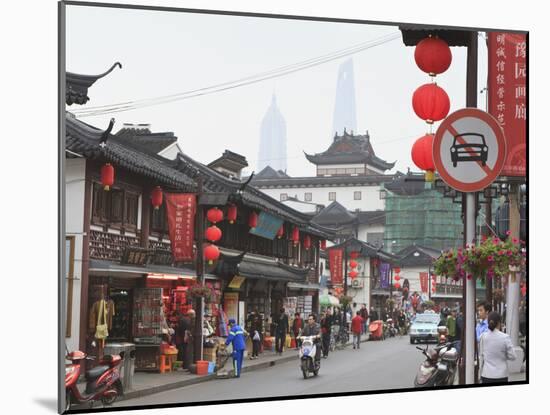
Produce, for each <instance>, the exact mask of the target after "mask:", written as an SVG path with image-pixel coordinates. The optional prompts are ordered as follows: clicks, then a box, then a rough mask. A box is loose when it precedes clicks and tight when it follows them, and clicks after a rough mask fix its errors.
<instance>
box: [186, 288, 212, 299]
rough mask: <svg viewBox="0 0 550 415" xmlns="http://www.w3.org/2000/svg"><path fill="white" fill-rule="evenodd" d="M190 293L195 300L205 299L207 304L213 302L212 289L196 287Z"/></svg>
mask: <svg viewBox="0 0 550 415" xmlns="http://www.w3.org/2000/svg"><path fill="white" fill-rule="evenodd" d="M189 293H190V294H191V296H192V297H194V298H200V297H202V298H204V300H205V301H206V302H210V301H211V300H212V297H213V295H214V293H213V291H212V289H211V288H210V287H207V286H205V285H200V284H197V285H194V286H192V287H191V288H190V289H189Z"/></svg>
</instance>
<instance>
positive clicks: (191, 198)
mask: <svg viewBox="0 0 550 415" xmlns="http://www.w3.org/2000/svg"><path fill="white" fill-rule="evenodd" d="M196 210H197V200H196V195H195V194H193V193H167V194H166V215H167V217H168V232H169V234H170V243H171V245H172V255H173V256H174V261H175V262H178V261H181V262H192V261H193V258H194V256H193V239H194V230H195V213H196Z"/></svg>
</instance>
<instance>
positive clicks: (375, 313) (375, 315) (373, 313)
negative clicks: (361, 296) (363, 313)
mask: <svg viewBox="0 0 550 415" xmlns="http://www.w3.org/2000/svg"><path fill="white" fill-rule="evenodd" d="M369 315H370V322H371V323H372V322H373V321H378V320H380V317H379V316H378V311H376V310H375V309H374V307H371V308H370V313H369Z"/></svg>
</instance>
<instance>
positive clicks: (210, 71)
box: [67, 5, 486, 176]
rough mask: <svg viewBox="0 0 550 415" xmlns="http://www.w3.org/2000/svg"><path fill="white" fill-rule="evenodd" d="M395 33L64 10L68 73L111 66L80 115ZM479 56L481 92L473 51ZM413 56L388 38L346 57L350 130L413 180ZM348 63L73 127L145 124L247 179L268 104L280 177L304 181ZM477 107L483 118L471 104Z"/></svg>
mask: <svg viewBox="0 0 550 415" xmlns="http://www.w3.org/2000/svg"><path fill="white" fill-rule="evenodd" d="M397 32H398V29H397V27H396V26H382V25H362V24H349V23H332V22H310V21H296V20H282V19H267V18H256V17H235V16H220V15H202V14H190V13H177V12H164V11H162V12H161V11H141V10H127V9H112V8H98V7H84V6H71V5H69V6H67V70H68V71H70V72H77V73H83V74H98V73H101V72H103V71H105V70H106V69H107V68H109V67H110V66H111V65H112V63H114V62H115V61H120V62H121V63H122V65H123V68H122V69H121V70H120V69H116V70H115V71H114V72H112V73H111V74H110V75H109V76H107V77H106V78H103V79H101V80H99V81H98V82H97V83H96V84H95V85H94V86H93V87H92V88H91V90H90V91H89V96H90V101H89V102H88V104H87V105H86V106H85V107H91V106H99V105H107V104H114V103H118V102H125V101H131V100H136V99H143V98H154V97H159V96H165V95H170V94H174V93H179V92H183V91H188V90H194V89H197V88H202V87H208V86H211V85H215V84H218V83H223V82H227V81H233V80H237V79H240V78H243V77H246V76H249V75H255V74H257V73H260V72H264V71H268V70H272V69H275V68H278V67H281V66H284V65H288V64H293V63H297V62H300V61H304V60H306V59H310V58H315V57H318V56H321V55H324V54H327V53H330V52H334V51H338V50H342V49H346V48H348V47H350V46H354V45H357V44H359V43H363V42H367V41H370V40H375V39H377V38H380V37H381V36H383V35H387V34H391V33H397ZM479 50H480V68H479V72H480V76H479V78H480V82H479V89H480V90H481V89H482V88H483V87H484V84H485V81H484V79H486V58H485V56H486V47H485V45H484V42H483V41H482V39H480V47H479ZM452 53H453V62H452V64H451V67H450V68H449V70H448V71H447V72H445V73H444V74H442V75H440V76H438V77H437V78H436V80H437V82H438V84H439V85H440V86H441V87H443V88H444V89H445V90H446V91H447V93H448V94H449V96H450V99H451V112H453V111H455V110H457V109H460V108H462V107H464V106H465V90H466V85H465V82H466V77H465V69H466V48H463V47H458V48H457V47H455V48H452ZM413 54H414V48H411V47H405V46H404V44H403V42H402V39H401V37H399V38H398V39H397V40H393V41H391V42H388V43H385V44H383V45H380V46H376V47H374V48H371V49H368V50H365V51H362V52H359V53H356V54H354V55H353V61H354V71H355V87H356V88H355V89H356V91H355V94H356V96H355V98H356V113H357V126H358V130H359V132H360V133H361V134H364V133H365V131H366V130H368V131H369V134H370V136H371V140H372V143H373V146H374V150H375V152H376V153H377V155H378V156H379V157H381V158H382V159H385V160H387V161H391V162H393V161H397V164H396V168H395V169H394V170H393V171H395V170H396V169H399V170H401V171H406V169H407V167H411V168H413V169H414V170H417V169H416V168H415V167H414V165H413V163H412V160H411V157H410V148H411V146H412V144H413V142H414V140H415V139H416V138H418V137H420V136H421V135H423V134H424V133H426V132H427V131H428V127H427V125H426V124H425V123H424V122H423V121H422V120H420V119H419V118H418V117H417V116H416V115H415V114H414V112H413V109H412V105H411V99H412V93H413V92H414V90H415V89H416V88H417V87H419V86H420V85H422V84H424V83H427V82H429V77H428V75H427V74H425V73H423V72H422V71H420V69H418V67H417V66H416V64H415V62H414V56H413ZM348 58H349V57H342V58H339V59H336V60H334V61H331V62H328V63H324V64H322V65H319V66H315V67H313V68H309V69H305V70H303V71H300V72H295V73H293V74H290V75H285V76H283V77H280V78H277V79H271V80H266V81H262V82H260V83H255V84H252V85H248V86H244V87H239V88H235V89H231V90H228V91H223V92H218V93H215V94H211V95H206V96H200V97H195V98H192V99H188V100H183V101H178V102H172V103H168V104H163V105H157V106H152V107H146V108H143V109H138V110H132V111H128V112H121V113H117V114H108V115H100V116H93V117H86V118H81V119H82V120H83V121H85V122H87V123H90V124H92V125H95V126H97V127H99V128H106V127H107V125H108V120H109V119H110V118H111V117H114V118H115V119H116V121H117V123H116V125H115V129H114V131H117V130H118V128H120V127H122V124H123V123H125V122H129V123H150V124H151V127H152V130H153V131H154V132H160V131H173V132H174V133H175V134H176V135H177V136H178V138H179V144H180V146H181V148H182V149H183V151H184V152H185V153H187V154H188V155H190V156H191V157H193V158H195V159H196V160H198V161H200V162H202V163H208V162H210V161H212V160H214V159H216V158H218V157H219V156H220V155H221V153H222V152H223V151H224V150H225V149H229V150H231V151H235V152H237V153H239V154H242V155H244V156H245V157H246V158H247V160H248V162H249V165H250V167H249V169H248V170H247V171H248V172H250V171H252V170H254V169H255V168H256V163H257V157H258V146H259V135H260V125H261V121H262V118H263V116H264V115H265V113H266V111H267V109H268V107H269V105H270V103H271V97H272V94H273V93H275V94H276V96H277V103H278V106H279V109H280V111H281V113H282V114H283V116H284V117H285V119H286V124H287V154H288V173H289V174H290V175H292V176H309V175H313V174H314V171H315V169H314V166H313V165H312V164H310V163H309V162H308V161H307V160H306V159H305V157H304V156H303V151H306V152H308V153H317V152H322V151H324V150H325V149H326V148H328V146H329V145H330V142H331V137H332V135H333V133H332V132H331V129H332V123H333V111H334V100H335V90H336V80H337V74H338V67H339V65H340V64H341V63H342V62H344V61H345V60H346V59H348ZM479 106H480V107H481V108H482V109H485V98H484V96H482V95H480V98H479ZM85 107H80V108H85ZM73 109H78V107H77V106H72V107H69V110H73Z"/></svg>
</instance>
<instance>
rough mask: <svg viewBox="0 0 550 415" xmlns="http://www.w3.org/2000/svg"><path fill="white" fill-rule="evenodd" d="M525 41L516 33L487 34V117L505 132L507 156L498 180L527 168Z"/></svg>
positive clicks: (522, 174)
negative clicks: (494, 119) (496, 121)
mask: <svg viewBox="0 0 550 415" xmlns="http://www.w3.org/2000/svg"><path fill="white" fill-rule="evenodd" d="M526 58H527V41H526V36H525V35H522V34H516V33H502V32H494V33H489V91H488V94H489V113H490V114H491V115H492V116H493V117H495V118H496V119H497V120H498V122H499V123H500V125H501V127H502V129H503V130H504V136H505V137H506V148H507V153H508V155H507V156H506V162H505V163H504V167H503V169H502V172H501V176H525V175H526V168H527V165H526V164H527V163H526V159H527V147H526V143H527V137H526V129H527V128H526V127H527V82H526V81H527V59H526Z"/></svg>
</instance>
